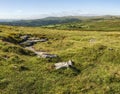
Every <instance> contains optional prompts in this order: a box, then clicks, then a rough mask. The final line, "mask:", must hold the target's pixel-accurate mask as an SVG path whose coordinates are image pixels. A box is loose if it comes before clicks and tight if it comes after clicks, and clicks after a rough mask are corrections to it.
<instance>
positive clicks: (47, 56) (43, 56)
mask: <svg viewBox="0 0 120 94" xmlns="http://www.w3.org/2000/svg"><path fill="white" fill-rule="evenodd" d="M41 57H42V58H56V57H57V55H54V54H42V55H41Z"/></svg>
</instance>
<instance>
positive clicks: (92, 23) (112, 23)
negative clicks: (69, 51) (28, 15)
mask: <svg viewBox="0 0 120 94" xmlns="http://www.w3.org/2000/svg"><path fill="white" fill-rule="evenodd" d="M43 27H45V28H46V27H47V28H52V29H60V30H62V29H63V30H84V31H119V30H120V19H119V18H115V19H114V18H113V19H103V18H102V19H87V20H83V21H82V22H81V21H80V22H79V21H77V22H73V23H66V24H56V25H48V26H43Z"/></svg>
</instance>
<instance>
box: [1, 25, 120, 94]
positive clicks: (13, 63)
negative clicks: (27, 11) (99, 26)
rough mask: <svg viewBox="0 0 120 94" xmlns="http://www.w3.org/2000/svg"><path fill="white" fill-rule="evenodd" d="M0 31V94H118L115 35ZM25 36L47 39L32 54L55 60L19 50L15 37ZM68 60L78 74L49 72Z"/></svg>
mask: <svg viewBox="0 0 120 94" xmlns="http://www.w3.org/2000/svg"><path fill="white" fill-rule="evenodd" d="M0 30H1V31H2V32H0V37H1V38H0V93H1V94H119V92H120V88H119V87H120V41H119V40H120V32H102V31H101V32H98V31H68V30H52V29H50V30H49V29H42V28H39V27H36V28H32V27H10V26H0ZM24 34H31V36H34V37H39V38H43V37H44V38H47V39H48V41H47V42H42V43H37V44H35V45H34V48H35V49H36V50H38V51H39V50H42V51H47V52H48V53H51V54H57V55H58V56H59V58H57V59H52V60H50V59H42V58H37V56H35V55H34V54H33V53H32V52H31V51H28V50H25V49H24V48H22V47H20V46H19V45H18V44H17V42H19V38H18V37H19V36H20V35H24ZM11 38H12V39H11ZM4 39H7V40H9V41H7V40H4ZM25 52H26V53H27V54H26V53H25ZM68 60H72V61H74V67H75V68H76V69H77V70H79V71H76V70H72V69H70V68H67V69H60V70H55V69H54V68H53V67H52V66H53V65H54V64H55V63H57V62H62V61H68Z"/></svg>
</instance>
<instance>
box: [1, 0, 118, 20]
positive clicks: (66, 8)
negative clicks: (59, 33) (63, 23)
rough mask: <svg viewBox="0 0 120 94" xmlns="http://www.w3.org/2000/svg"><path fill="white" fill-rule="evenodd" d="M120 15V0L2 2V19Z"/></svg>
mask: <svg viewBox="0 0 120 94" xmlns="http://www.w3.org/2000/svg"><path fill="white" fill-rule="evenodd" d="M79 15H83V16H91V15H120V0H0V19H38V18H44V17H48V16H58V17H59V16H79Z"/></svg>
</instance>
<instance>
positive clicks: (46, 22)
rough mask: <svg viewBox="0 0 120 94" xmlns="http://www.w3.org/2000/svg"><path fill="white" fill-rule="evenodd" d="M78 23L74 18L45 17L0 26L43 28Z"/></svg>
mask: <svg viewBox="0 0 120 94" xmlns="http://www.w3.org/2000/svg"><path fill="white" fill-rule="evenodd" d="M76 21H80V19H78V18H74V17H47V18H43V19H35V20H19V21H12V22H6V21H5V22H1V23H0V24H2V25H12V26H44V25H51V24H62V23H69V22H76Z"/></svg>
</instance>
